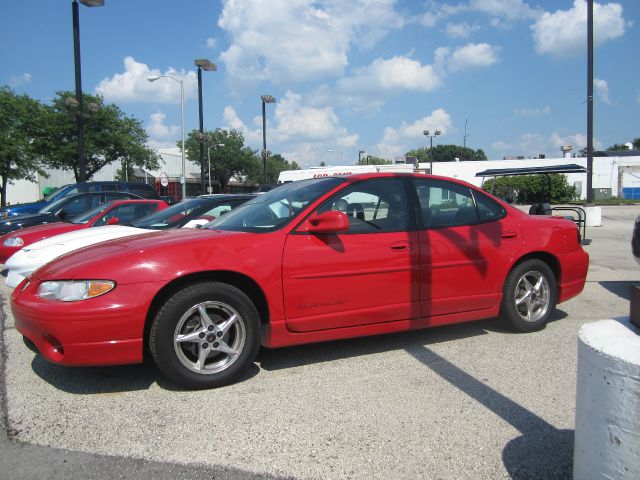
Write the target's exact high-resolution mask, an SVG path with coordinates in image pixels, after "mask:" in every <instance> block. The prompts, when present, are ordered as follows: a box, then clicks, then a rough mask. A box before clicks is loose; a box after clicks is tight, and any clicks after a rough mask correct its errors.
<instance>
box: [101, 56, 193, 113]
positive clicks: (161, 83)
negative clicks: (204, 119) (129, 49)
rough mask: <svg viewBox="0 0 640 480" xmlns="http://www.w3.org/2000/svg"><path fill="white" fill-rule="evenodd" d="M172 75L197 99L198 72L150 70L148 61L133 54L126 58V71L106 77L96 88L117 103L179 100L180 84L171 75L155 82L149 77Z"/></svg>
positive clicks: (186, 94) (171, 101)
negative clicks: (137, 59)
mask: <svg viewBox="0 0 640 480" xmlns="http://www.w3.org/2000/svg"><path fill="white" fill-rule="evenodd" d="M153 75H170V76H172V77H174V78H176V79H178V80H182V81H183V83H184V96H185V98H195V96H196V94H197V78H196V73H195V72H194V71H188V72H186V71H184V70H181V71H179V72H178V71H177V70H175V69H174V68H172V67H169V68H168V69H167V70H165V71H164V72H162V71H161V70H160V69H157V68H153V69H150V68H149V67H148V66H147V65H146V64H144V63H139V62H136V60H135V59H134V58H133V57H126V58H125V59H124V72H123V73H116V74H115V75H114V76H113V77H111V78H105V79H104V80H102V81H101V82H100V83H99V84H98V86H97V87H96V93H98V94H100V95H103V96H104V97H105V99H107V100H110V101H117V102H155V103H179V102H180V85H178V84H177V83H176V82H174V81H173V80H171V79H170V78H160V79H158V80H156V81H155V82H153V83H151V82H149V81H148V80H147V77H149V76H153Z"/></svg>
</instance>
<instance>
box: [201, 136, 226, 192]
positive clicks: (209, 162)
mask: <svg viewBox="0 0 640 480" xmlns="http://www.w3.org/2000/svg"><path fill="white" fill-rule="evenodd" d="M200 145H202V143H201V144H200ZM222 147H224V143H215V144H213V145H210V146H209V147H208V148H207V163H208V164H209V189H208V190H207V192H208V193H210V194H211V193H213V191H212V190H211V149H212V148H222Z"/></svg>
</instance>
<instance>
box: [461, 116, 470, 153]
mask: <svg viewBox="0 0 640 480" xmlns="http://www.w3.org/2000/svg"><path fill="white" fill-rule="evenodd" d="M468 136H469V135H467V117H464V138H463V140H462V146H463V147H464V148H467V137H468Z"/></svg>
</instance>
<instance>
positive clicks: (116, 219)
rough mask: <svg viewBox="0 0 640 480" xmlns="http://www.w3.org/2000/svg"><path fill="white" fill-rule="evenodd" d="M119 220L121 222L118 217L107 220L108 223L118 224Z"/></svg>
mask: <svg viewBox="0 0 640 480" xmlns="http://www.w3.org/2000/svg"><path fill="white" fill-rule="evenodd" d="M118 222H120V220H119V219H118V217H111V218H110V219H109V220H107V225H118Z"/></svg>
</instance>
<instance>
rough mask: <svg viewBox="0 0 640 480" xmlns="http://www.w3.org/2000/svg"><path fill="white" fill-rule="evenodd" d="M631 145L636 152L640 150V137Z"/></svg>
mask: <svg viewBox="0 0 640 480" xmlns="http://www.w3.org/2000/svg"><path fill="white" fill-rule="evenodd" d="M631 143H632V144H633V149H634V150H640V137H638V138H634V139H633V141H632V142H631Z"/></svg>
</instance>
